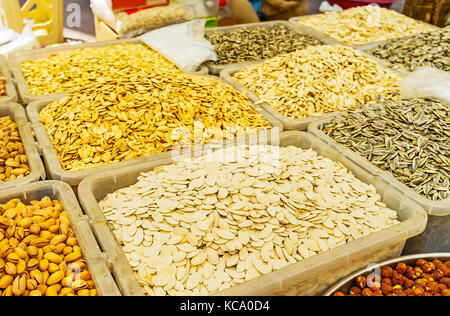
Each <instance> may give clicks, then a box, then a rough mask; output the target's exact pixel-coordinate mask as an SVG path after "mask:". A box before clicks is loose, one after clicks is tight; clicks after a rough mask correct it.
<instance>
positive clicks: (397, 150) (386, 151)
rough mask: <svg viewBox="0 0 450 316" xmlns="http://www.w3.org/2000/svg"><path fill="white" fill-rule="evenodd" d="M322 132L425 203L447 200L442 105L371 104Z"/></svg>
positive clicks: (449, 131) (448, 154)
mask: <svg viewBox="0 0 450 316" xmlns="http://www.w3.org/2000/svg"><path fill="white" fill-rule="evenodd" d="M323 131H324V132H325V133H326V134H327V135H328V136H330V137H332V138H333V139H334V140H336V141H337V142H338V143H341V144H344V145H345V146H347V147H349V148H351V149H352V150H354V151H356V152H357V153H359V154H361V155H362V156H363V157H365V158H367V159H368V160H369V161H370V162H372V163H373V164H375V165H376V166H378V167H380V168H381V169H383V170H385V171H387V172H389V173H391V174H392V175H393V176H394V177H395V178H397V179H398V180H399V181H401V182H403V183H404V184H406V185H407V186H409V187H410V188H412V189H414V190H415V191H416V192H418V193H419V194H422V195H424V196H425V197H426V198H428V199H432V200H443V199H445V198H447V197H448V196H449V189H450V108H449V106H448V105H446V104H443V103H441V102H438V101H433V100H427V99H411V100H404V101H401V102H393V101H386V102H383V103H374V104H370V105H367V106H364V107H360V108H356V109H352V110H349V111H348V112H346V113H343V114H342V115H339V116H337V117H335V118H333V119H332V120H330V121H329V122H327V123H325V124H324V126H323Z"/></svg>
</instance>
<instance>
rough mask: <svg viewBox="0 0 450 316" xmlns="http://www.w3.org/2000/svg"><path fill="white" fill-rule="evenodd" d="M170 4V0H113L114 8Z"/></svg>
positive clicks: (136, 7)
mask: <svg viewBox="0 0 450 316" xmlns="http://www.w3.org/2000/svg"><path fill="white" fill-rule="evenodd" d="M168 4H169V0H112V7H113V10H132V9H138V8H145V7H156V6H161V5H168Z"/></svg>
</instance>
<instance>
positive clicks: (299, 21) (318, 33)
mask: <svg viewBox="0 0 450 316" xmlns="http://www.w3.org/2000/svg"><path fill="white" fill-rule="evenodd" d="M319 14H323V13H319ZM315 15H318V14H312V15H305V16H299V17H294V18H290V19H289V22H291V23H293V24H296V25H297V24H299V25H301V26H302V27H304V28H305V30H308V32H309V33H311V34H315V35H316V36H323V37H324V38H328V39H331V40H334V41H337V42H339V43H340V44H342V45H346V46H351V47H354V48H359V47H362V46H366V45H369V44H377V43H380V42H383V41H376V42H371V43H365V44H349V43H344V42H342V41H340V40H338V39H335V38H334V37H331V36H329V35H327V34H325V33H322V32H321V31H319V30H317V29H315V28H312V27H310V26H307V25H305V24H302V20H305V19H308V18H310V17H312V16H315ZM415 22H416V23H420V24H426V25H427V26H429V27H432V28H436V29H440V27H437V26H435V25H431V24H428V23H425V22H423V21H418V20H415Z"/></svg>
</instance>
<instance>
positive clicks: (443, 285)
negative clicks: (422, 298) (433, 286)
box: [439, 284, 448, 292]
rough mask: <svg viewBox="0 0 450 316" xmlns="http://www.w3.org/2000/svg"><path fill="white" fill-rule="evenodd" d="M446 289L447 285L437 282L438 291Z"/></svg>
mask: <svg viewBox="0 0 450 316" xmlns="http://www.w3.org/2000/svg"><path fill="white" fill-rule="evenodd" d="M446 289H448V287H447V285H445V284H439V291H440V292H442V291H443V290H446Z"/></svg>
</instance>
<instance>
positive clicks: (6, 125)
mask: <svg viewBox="0 0 450 316" xmlns="http://www.w3.org/2000/svg"><path fill="white" fill-rule="evenodd" d="M42 179H45V170H44V166H43V164H42V161H41V158H40V156H39V152H38V149H37V147H36V144H35V142H34V138H33V133H32V131H31V127H30V125H29V124H28V122H27V119H26V113H25V110H24V109H23V107H22V106H21V105H19V104H15V103H3V104H0V190H3V189H7V188H11V187H15V186H21V185H23V184H26V183H30V182H36V181H40V180H42Z"/></svg>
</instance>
